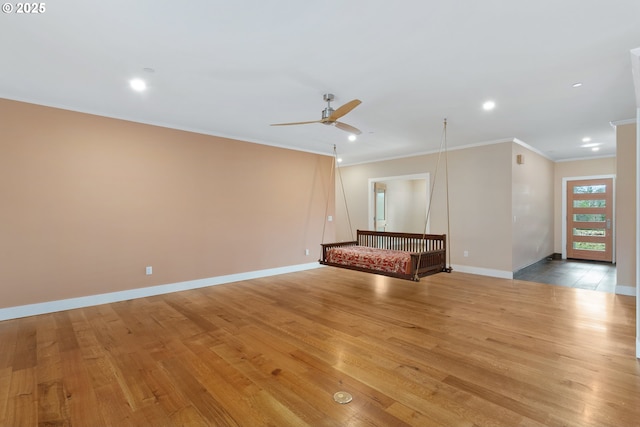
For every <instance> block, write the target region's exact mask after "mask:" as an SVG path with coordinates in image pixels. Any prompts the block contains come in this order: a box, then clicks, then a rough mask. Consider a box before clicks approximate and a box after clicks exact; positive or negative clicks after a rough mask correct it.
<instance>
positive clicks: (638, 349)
mask: <svg viewBox="0 0 640 427" xmlns="http://www.w3.org/2000/svg"><path fill="white" fill-rule="evenodd" d="M636 358H637V359H640V338H636Z"/></svg>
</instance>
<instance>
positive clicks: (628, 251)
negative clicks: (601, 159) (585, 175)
mask: <svg viewBox="0 0 640 427" xmlns="http://www.w3.org/2000/svg"><path fill="white" fill-rule="evenodd" d="M616 140H617V146H616V152H617V155H618V164H617V171H616V174H617V179H616V261H617V284H618V286H627V287H631V288H635V287H636V125H635V124H627V125H619V126H617V127H616Z"/></svg>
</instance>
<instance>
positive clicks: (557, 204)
mask: <svg viewBox="0 0 640 427" xmlns="http://www.w3.org/2000/svg"><path fill="white" fill-rule="evenodd" d="M615 174H616V158H615V157H606V158H601V159H593V160H574V161H568V162H557V163H555V165H554V178H553V198H554V202H553V205H554V214H553V217H554V219H555V220H554V236H555V237H554V243H553V248H554V249H553V251H554V252H555V253H559V254H561V253H563V252H562V249H563V248H562V223H563V221H564V219H563V218H562V192H563V189H562V180H563V178H579V177H589V176H601V175H615Z"/></svg>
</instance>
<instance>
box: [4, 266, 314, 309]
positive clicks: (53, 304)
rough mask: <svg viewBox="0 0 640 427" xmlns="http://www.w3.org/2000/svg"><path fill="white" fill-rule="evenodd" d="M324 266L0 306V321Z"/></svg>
mask: <svg viewBox="0 0 640 427" xmlns="http://www.w3.org/2000/svg"><path fill="white" fill-rule="evenodd" d="M318 267H323V266H322V265H320V264H319V263H317V262H314V263H309V264H298V265H291V266H287V267H278V268H270V269H267V270H257V271H250V272H247V273H238V274H229V275H227V276H217V277H210V278H207V279H198V280H189V281H187V282H178V283H170V284H166V285H158V286H150V287H147V288H138V289H130V290H127V291H120V292H111V293H108V294H99V295H90V296H86V297H78V298H70V299H64V300H58V301H49V302H43V303H38V304H28V305H21V306H16V307H8V308H1V309H0V321H2V320H9V319H17V318H20V317H28V316H36V315H38V314H47V313H54V312H56V311H63V310H72V309H75V308H83V307H90V306H93V305H101V304H109V303H112V302H118V301H126V300H130V299H135V298H144V297H150V296H154V295H162V294H168V293H171V292H179V291H186V290H189V289H197V288H204V287H207V286H214V285H221V284H224V283H231V282H239V281H241V280H249V279H257V278H260V277H268V276H275V275H277V274H286V273H294V272H296V271H303V270H311V269H313V268H318Z"/></svg>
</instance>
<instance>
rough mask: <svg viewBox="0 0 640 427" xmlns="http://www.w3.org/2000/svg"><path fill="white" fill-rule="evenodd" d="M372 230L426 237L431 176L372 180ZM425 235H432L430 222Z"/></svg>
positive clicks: (370, 219)
mask: <svg viewBox="0 0 640 427" xmlns="http://www.w3.org/2000/svg"><path fill="white" fill-rule="evenodd" d="M368 186H369V190H368V194H369V224H368V226H369V229H370V230H376V231H393V232H404V233H424V232H425V219H426V218H427V212H428V200H429V174H428V173H422V174H412V175H401V176H390V177H382V178H370V179H369V182H368ZM426 228H427V229H426V232H429V223H428V222H427V226H426Z"/></svg>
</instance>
